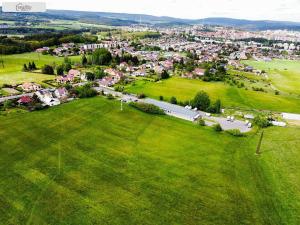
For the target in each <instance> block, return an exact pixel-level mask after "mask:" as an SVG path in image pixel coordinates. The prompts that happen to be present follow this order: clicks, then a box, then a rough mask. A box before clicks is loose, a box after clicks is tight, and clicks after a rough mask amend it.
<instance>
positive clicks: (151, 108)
mask: <svg viewBox="0 0 300 225" xmlns="http://www.w3.org/2000/svg"><path fill="white" fill-rule="evenodd" d="M129 105H130V106H132V107H134V108H136V109H138V110H141V111H143V112H146V113H150V114H158V115H164V114H165V112H164V111H163V110H162V109H161V108H159V107H157V106H156V105H152V104H147V103H141V102H131V103H129Z"/></svg>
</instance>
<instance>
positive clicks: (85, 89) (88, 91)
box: [75, 84, 97, 98]
mask: <svg viewBox="0 0 300 225" xmlns="http://www.w3.org/2000/svg"><path fill="white" fill-rule="evenodd" d="M75 93H76V94H77V96H78V97H79V98H90V97H93V96H96V95H97V91H96V90H95V89H93V88H92V86H91V85H90V84H85V85H83V86H78V87H77V88H76V89H75Z"/></svg>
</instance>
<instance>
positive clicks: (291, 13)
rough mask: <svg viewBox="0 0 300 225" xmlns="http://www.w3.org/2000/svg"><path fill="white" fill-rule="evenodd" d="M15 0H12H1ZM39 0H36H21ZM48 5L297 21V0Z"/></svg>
mask: <svg viewBox="0 0 300 225" xmlns="http://www.w3.org/2000/svg"><path fill="white" fill-rule="evenodd" d="M4 1H16V0H4ZM24 1H28V2H29V1H39V0H24ZM40 1H45V2H46V5H47V8H48V9H69V10H82V11H99V12H121V13H140V14H149V15H155V16H171V17H177V18H186V19H201V18H206V17H230V18H239V19H252V20H262V19H268V20H277V21H279V20H281V21H295V22H300V0H40Z"/></svg>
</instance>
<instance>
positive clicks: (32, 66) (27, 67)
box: [23, 61, 37, 72]
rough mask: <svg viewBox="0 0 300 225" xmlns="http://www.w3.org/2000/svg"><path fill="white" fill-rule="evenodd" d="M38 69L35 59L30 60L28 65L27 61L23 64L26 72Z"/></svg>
mask: <svg viewBox="0 0 300 225" xmlns="http://www.w3.org/2000/svg"><path fill="white" fill-rule="evenodd" d="M36 69H37V67H36V65H35V63H34V61H32V62H29V63H28V65H27V64H26V63H24V65H23V71H24V72H27V71H32V70H36Z"/></svg>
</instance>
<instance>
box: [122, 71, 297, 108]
mask: <svg viewBox="0 0 300 225" xmlns="http://www.w3.org/2000/svg"><path fill="white" fill-rule="evenodd" d="M201 90H203V91H206V92H207V93H208V94H209V95H210V97H211V98H212V99H214V100H216V99H218V98H219V99H221V101H222V103H223V106H225V107H228V108H230V107H234V108H240V109H245V110H249V109H258V110H271V111H277V112H295V113H300V104H299V103H300V98H299V97H298V96H289V95H275V94H274V92H272V93H264V92H257V91H253V90H245V89H244V88H238V87H236V86H231V85H229V84H225V83H223V82H204V81H201V80H190V79H185V78H179V77H172V78H170V79H167V80H163V81H159V82H151V81H147V80H138V81H136V82H135V83H134V84H131V85H129V86H127V87H126V91H128V92H132V93H137V94H140V93H144V94H146V95H147V96H149V97H153V98H157V99H158V98H159V96H163V97H164V99H165V100H168V99H170V98H171V97H172V96H174V97H176V98H177V99H178V100H180V101H187V100H191V99H192V98H193V97H194V96H195V94H196V93H197V92H198V91H201Z"/></svg>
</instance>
